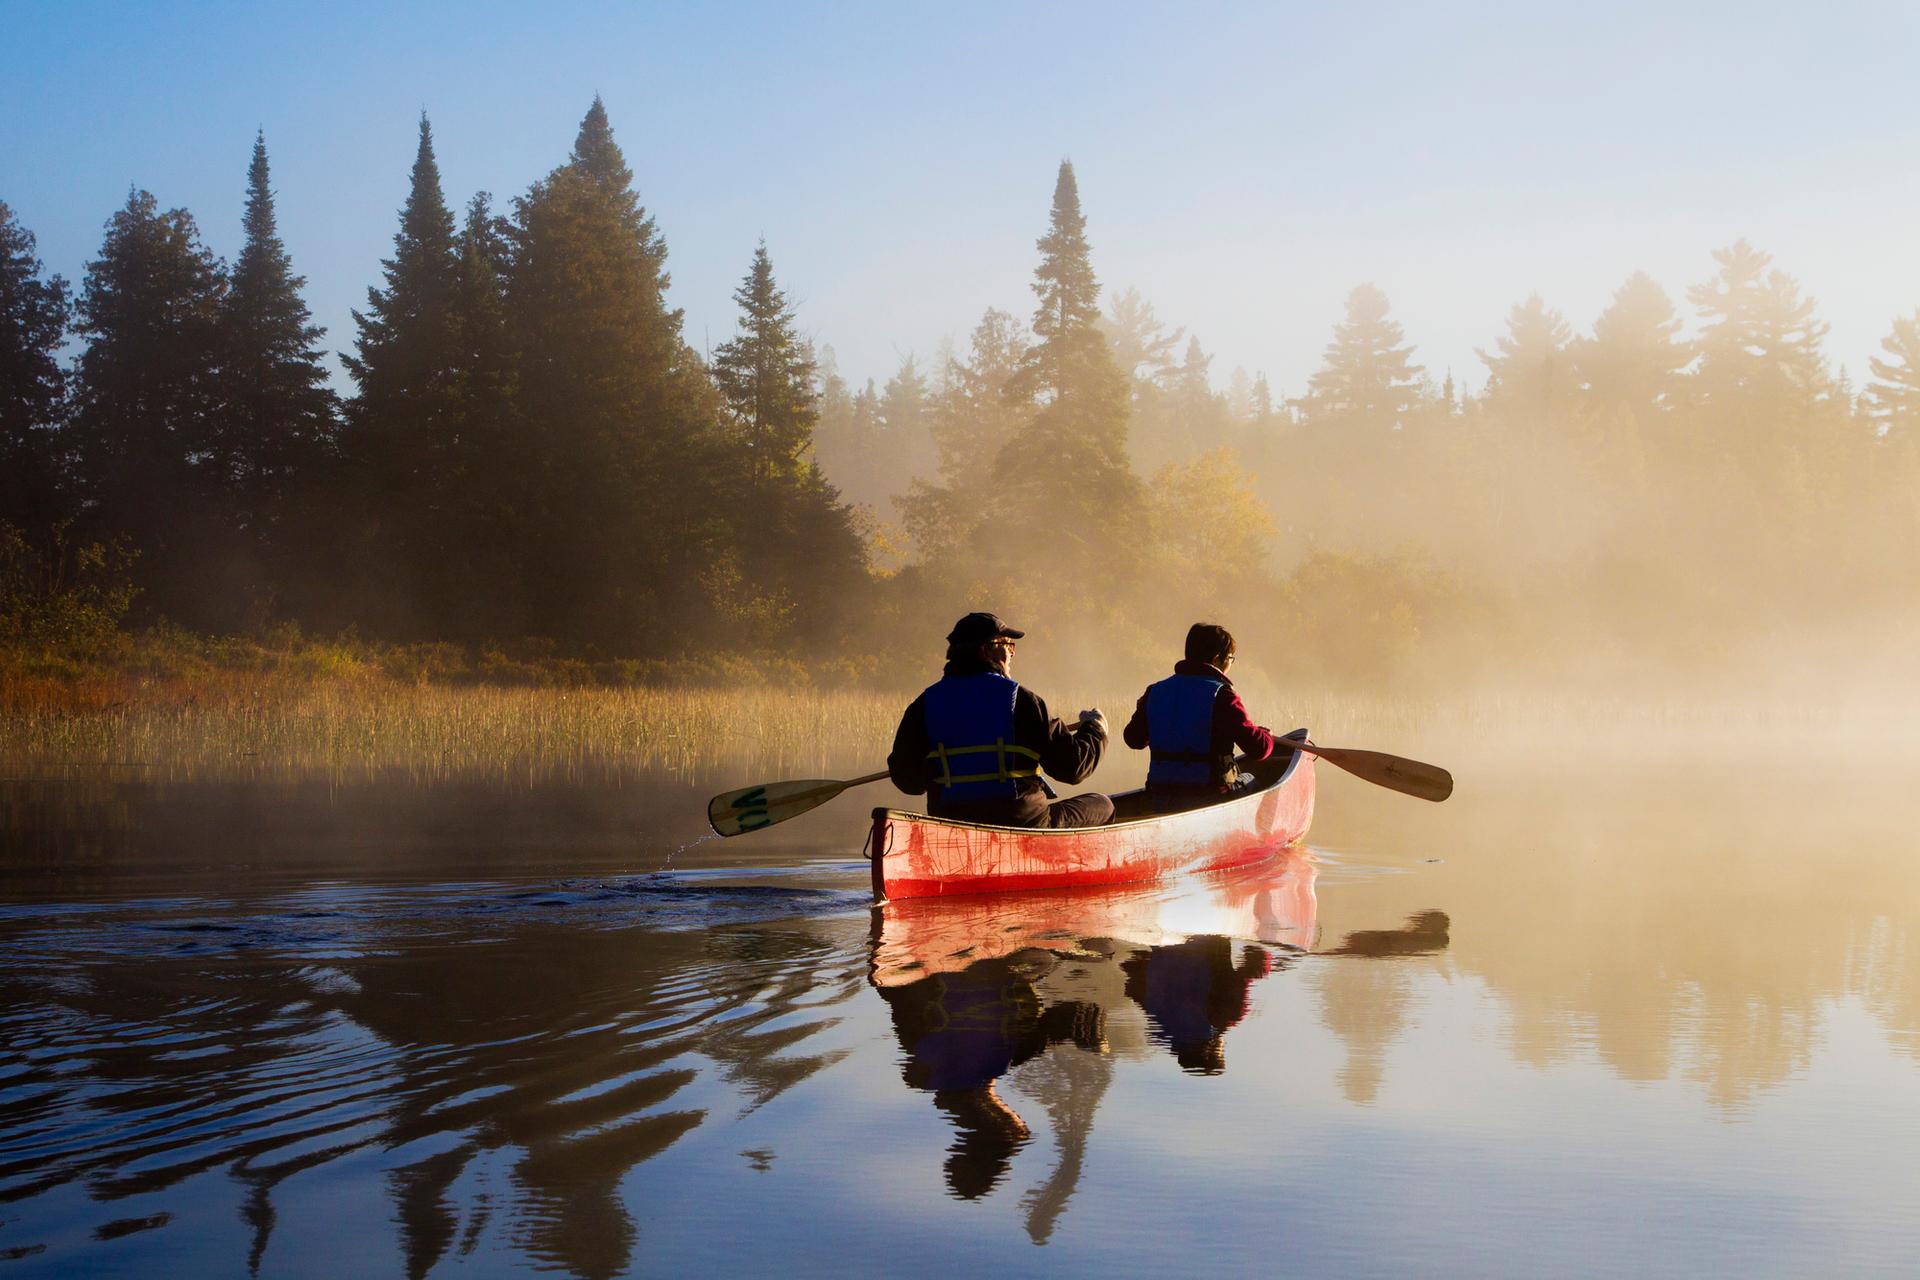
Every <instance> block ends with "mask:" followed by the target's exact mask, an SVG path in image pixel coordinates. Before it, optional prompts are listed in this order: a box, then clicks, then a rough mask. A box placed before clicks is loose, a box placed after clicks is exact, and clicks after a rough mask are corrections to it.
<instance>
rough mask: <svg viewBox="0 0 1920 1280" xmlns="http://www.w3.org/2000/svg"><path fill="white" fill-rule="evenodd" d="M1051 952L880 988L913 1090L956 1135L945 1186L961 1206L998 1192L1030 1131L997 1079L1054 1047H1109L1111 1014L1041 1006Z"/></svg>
mask: <svg viewBox="0 0 1920 1280" xmlns="http://www.w3.org/2000/svg"><path fill="white" fill-rule="evenodd" d="M1053 960H1054V957H1052V956H1048V957H1046V958H1044V959H1042V960H1040V961H1038V962H1037V967H1036V962H1034V961H1030V960H1028V959H1026V958H1025V957H1021V956H1010V957H996V958H994V959H992V960H979V961H975V962H974V963H973V964H970V965H968V966H967V967H966V968H965V969H964V970H962V971H960V972H958V973H940V974H934V975H933V976H931V977H926V978H921V979H920V980H919V981H917V982H913V983H909V984H908V985H906V986H903V987H882V988H880V994H881V995H882V996H884V997H885V998H886V1001H887V1008H888V1010H889V1011H890V1012H891V1013H892V1014H893V1029H894V1032H895V1034H897V1035H898V1036H899V1037H900V1047H901V1048H902V1049H904V1050H905V1051H906V1053H907V1063H906V1066H905V1068H904V1070H903V1071H902V1073H901V1074H902V1075H903V1076H904V1078H905V1079H906V1082H907V1084H908V1085H910V1086H911V1087H913V1088H915V1089H924V1090H927V1091H928V1092H930V1093H932V1094H933V1105H934V1106H936V1107H938V1108H940V1110H942V1111H944V1112H946V1113H947V1114H948V1115H950V1116H952V1117H953V1125H954V1128H955V1129H956V1130H957V1131H958V1132H957V1133H956V1135H955V1137H954V1142H953V1146H952V1147H951V1148H949V1149H948V1153H947V1186H948V1187H949V1188H951V1189H952V1191H953V1194H955V1195H956V1196H959V1197H960V1198H961V1199H963V1200H975V1199H978V1198H979V1197H981V1196H983V1195H985V1194H986V1193H987V1192H989V1191H991V1190H993V1188H994V1186H995V1184H997V1183H998V1182H999V1181H1000V1179H1001V1177H1002V1176H1004V1175H1005V1174H1006V1172H1007V1168H1008V1166H1009V1165H1011V1164H1012V1162H1013V1156H1014V1153H1015V1152H1016V1151H1018V1150H1019V1149H1020V1148H1021V1147H1022V1146H1024V1145H1026V1141H1027V1139H1028V1137H1030V1136H1031V1132H1032V1131H1031V1130H1029V1129H1028V1128H1027V1122H1026V1121H1024V1120H1022V1119H1021V1118H1020V1115H1019V1113H1018V1112H1016V1111H1015V1110H1014V1109H1013V1108H1012V1107H1010V1106H1008V1105H1007V1104H1006V1102H1005V1101H1004V1100H1002V1098H1001V1097H1000V1095H999V1094H998V1093H997V1092H995V1090H994V1081H996V1080H998V1079H999V1078H1000V1077H1001V1076H1003V1075H1005V1074H1006V1073H1007V1072H1008V1071H1010V1070H1012V1069H1013V1068H1014V1067H1017V1066H1019V1065H1020V1064H1021V1063H1023V1062H1025V1061H1027V1060H1028V1059H1029V1058H1032V1057H1034V1056H1035V1055H1036V1054H1038V1053H1040V1052H1041V1051H1042V1050H1044V1049H1045V1048H1046V1047H1047V1046H1048V1045H1051V1044H1061V1043H1072V1044H1075V1045H1078V1046H1079V1047H1081V1048H1083V1049H1086V1050H1089V1051H1091V1052H1094V1053H1098V1052H1100V1051H1101V1049H1102V1048H1104V1035H1103V1027H1104V1025H1105V1013H1104V1012H1103V1011H1102V1010H1101V1009H1100V1008H1099V1007H1098V1006H1096V1005H1090V1004H1085V1003H1081V1002H1078V1001H1075V1002H1071V1003H1065V1004H1056V1005H1053V1006H1051V1007H1048V1008H1044V1009H1043V1008H1042V1005H1041V1001H1040V996H1039V993H1038V992H1036V991H1035V990H1034V987H1033V979H1034V977H1035V976H1036V974H1037V972H1038V971H1040V970H1044V969H1045V968H1047V967H1048V966H1049V965H1051V964H1052V963H1053Z"/></svg>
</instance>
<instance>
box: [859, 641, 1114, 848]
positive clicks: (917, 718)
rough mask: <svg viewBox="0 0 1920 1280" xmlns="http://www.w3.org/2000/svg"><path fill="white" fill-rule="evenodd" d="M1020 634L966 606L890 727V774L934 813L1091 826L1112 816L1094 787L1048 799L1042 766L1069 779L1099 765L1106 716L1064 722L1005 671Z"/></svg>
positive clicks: (1087, 714) (996, 821)
mask: <svg viewBox="0 0 1920 1280" xmlns="http://www.w3.org/2000/svg"><path fill="white" fill-rule="evenodd" d="M1025 635H1026V632H1024V631H1016V630H1014V629H1013V628H1012V627H1010V626H1008V625H1007V624H1006V623H1004V622H1002V621H1001V620H1000V619H999V618H998V617H997V616H995V615H994V614H991V613H970V614H968V615H967V616H966V617H964V618H962V619H960V621H958V622H956V623H954V625H953V630H952V631H951V632H949V633H948V634H947V665H946V670H945V672H944V673H943V674H942V676H941V678H940V679H939V681H938V682H936V683H935V684H933V685H930V686H929V687H928V688H927V690H926V692H924V693H922V694H921V695H920V696H919V697H917V698H915V699H914V700H913V704H912V705H911V706H909V707H908V708H907V711H906V714H905V715H903V716H901V717H900V728H899V730H898V731H897V732H896V733H895V734H894V735H893V752H892V754H890V755H889V756H888V757H887V772H888V774H890V775H891V776H892V778H893V785H895V786H896V787H899V788H900V790H902V791H904V792H906V793H907V794H908V795H910V796H917V795H922V794H924V795H926V797H927V812H929V813H931V814H933V815H934V816H935V817H937V818H952V819H956V820H958V821H961V822H984V823H991V824H993V825H996V826H1006V827H1095V826H1099V825H1100V824H1101V823H1103V822H1109V821H1111V820H1112V819H1113V801H1112V800H1111V799H1109V798H1108V797H1106V796H1104V795H1101V794H1099V793H1098V792H1087V793H1085V794H1082V795H1077V796H1070V797H1068V798H1067V799H1065V800H1055V801H1053V802H1052V803H1051V804H1049V803H1048V802H1047V793H1046V784H1045V783H1043V782H1042V781H1041V780H1040V774H1041V771H1042V770H1045V771H1046V772H1047V773H1050V774H1052V775H1053V776H1054V777H1056V778H1058V779H1059V780H1060V781H1062V782H1064V783H1066V784H1068V785H1069V786H1072V785H1074V784H1076V783H1078V782H1080V781H1082V780H1083V779H1084V778H1086V776H1087V775H1088V774H1090V773H1092V772H1093V771H1094V769H1095V768H1096V767H1098V765H1099V764H1100V757H1101V756H1102V755H1103V754H1104V753H1105V752H1106V749H1107V719H1106V717H1105V716H1103V715H1101V714H1100V712H1099V711H1098V710H1097V709H1096V710H1093V711H1082V712H1081V713H1080V718H1079V722H1078V723H1077V724H1073V725H1071V726H1070V725H1067V724H1065V723H1064V722H1062V721H1060V720H1056V719H1054V718H1053V716H1052V715H1051V714H1050V713H1049V712H1048V711H1047V704H1046V703H1045V702H1044V701H1042V700H1041V698H1040V697H1039V695H1037V694H1035V693H1034V692H1033V691H1032V690H1031V689H1025V688H1022V687H1021V686H1020V685H1018V684H1015V683H1014V681H1013V677H1012V676H1010V675H1009V674H1008V672H1009V670H1010V669H1011V667H1012V664H1013V652H1014V643H1015V642H1016V641H1018V640H1019V639H1021V638H1022V637H1023V636H1025Z"/></svg>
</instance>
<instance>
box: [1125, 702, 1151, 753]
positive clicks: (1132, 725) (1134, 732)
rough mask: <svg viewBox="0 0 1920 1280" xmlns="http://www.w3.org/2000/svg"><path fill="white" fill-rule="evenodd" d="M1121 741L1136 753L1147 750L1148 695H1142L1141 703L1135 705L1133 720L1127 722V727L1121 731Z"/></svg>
mask: <svg viewBox="0 0 1920 1280" xmlns="http://www.w3.org/2000/svg"><path fill="white" fill-rule="evenodd" d="M1120 740H1121V741H1122V742H1124V743H1126V744H1127V745H1128V746H1130V747H1132V748H1133V749H1134V750H1135V751H1145V750H1146V749H1147V695H1146V694H1144V693H1143V694H1141V695H1140V701H1139V702H1137V703H1135V704H1134V707H1133V719H1131V720H1129V721H1127V727H1126V728H1124V729H1122V730H1121V731H1120Z"/></svg>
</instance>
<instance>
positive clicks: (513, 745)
mask: <svg viewBox="0 0 1920 1280" xmlns="http://www.w3.org/2000/svg"><path fill="white" fill-rule="evenodd" d="M899 711H900V708H899V700H898V699H897V698H890V697H886V696H883V695H879V694H873V693H836V692H827V691H812V690H801V691H789V690H777V689H771V688H747V689H737V690H717V689H644V688H643V689H496V688H485V687H465V688H462V687H434V686H407V685H400V684H391V683H384V682H382V683H369V682H344V681H317V682H302V683H286V684H274V683H267V684H263V685H260V686H256V687H252V688H248V687H246V686H244V685H242V686H239V687H237V688H229V689H228V690H226V691H225V693H224V694H223V695H210V694H207V693H205V692H204V691H203V692H202V693H200V694H197V695H194V696H191V697H188V698H186V699H184V700H180V699H174V698H156V699H151V700H131V701H122V702H120V703H119V705H108V706H103V707H99V708H97V709H92V710H79V711H74V710H68V709H55V708H45V709H42V710H37V711H36V710H20V709H16V710H14V711H13V712H12V713H11V714H9V715H8V716H7V718H6V719H5V721H4V722H3V723H0V773H4V774H6V775H8V776H15V777H18V776H50V775H59V774H60V773H62V772H63V771H64V772H84V771H89V770H94V771H126V776H137V777H141V778H150V779H152V780H155V781H185V780H202V781H204V780H214V779H234V780H237V779H263V780H266V779H276V780H281V779H287V780H290V779H301V778H329V779H334V780H338V781H353V780H361V779H368V778H376V777H408V778H412V779H413V780H415V781H419V782H429V783H430V782H435V781H442V780H449V779H455V778H460V779H490V780H494V781H501V782H507V783H517V784H525V785H532V784H536V783H540V782H544V781H553V780H568V781H607V782H618V781H620V780H622V779H624V778H629V777H637V776H640V775H641V774H646V773H659V772H663V771H664V772H665V773H667V774H669V775H672V776H684V777H692V776H697V775H700V774H702V773H704V772H706V771H707V770H709V769H711V768H713V767H715V766H717V765H719V764H720V763H721V762H722V761H728V762H738V761H740V760H741V759H742V757H743V756H745V757H746V758H747V759H749V760H751V761H752V762H753V763H755V764H757V765H762V766H764V767H765V768H767V769H769V770H771V771H772V772H773V774H776V775H781V774H785V775H791V774H794V773H806V772H810V771H826V770H829V769H830V768H832V767H835V766H836V765H838V764H839V762H840V761H842V760H845V759H847V758H849V757H850V756H854V755H856V754H858V755H862V756H871V758H873V759H874V760H875V761H876V764H875V765H874V766H873V767H878V763H879V762H883V761H884V759H885V755H886V749H887V747H888V745H889V744H890V743H891V742H892V738H893V727H894V724H895V722H896V720H897V718H898V715H899Z"/></svg>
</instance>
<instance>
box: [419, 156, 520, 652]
mask: <svg viewBox="0 0 1920 1280" xmlns="http://www.w3.org/2000/svg"><path fill="white" fill-rule="evenodd" d="M491 202H492V197H491V196H489V195H488V194H487V193H486V192H484V191H482V192H479V193H478V194H476V195H475V196H474V197H473V198H472V199H471V200H469V201H468V202H467V213H466V220H465V222H464V223H463V224H462V227H461V231H460V235H459V240H458V247H457V252H458V255H459V256H458V260H457V261H456V263H455V267H454V288H453V303H452V308H453V316H452V321H453V323H452V329H453V339H454V342H453V362H452V366H451V378H450V381H449V385H448V397H447V400H448V411H447V415H446V420H445V423H444V428H445V429H444V431H443V433H442V434H443V438H444V443H443V446H442V448H441V450H440V456H439V458H438V465H437V467H436V472H435V475H434V477H433V489H434V491H435V492H436V493H437V495H438V498H437V500H436V503H435V507H436V513H437V527H436V528H435V529H434V530H432V532H433V535H434V536H433V537H432V539H431V543H430V545H431V547H432V548H433V551H434V554H435V556H436V560H435V562H434V566H433V567H432V571H431V572H430V573H427V574H424V575H422V577H421V581H420V583H419V591H420V596H421V600H422V603H423V605H424V608H425V615H426V619H427V620H428V621H429V622H430V623H431V625H432V627H433V630H434V631H435V633H436V634H439V635H445V636H451V637H458V638H462V639H469V640H479V639H487V638H492V637H498V636H502V635H524V634H528V633H529V632H531V631H534V630H537V629H538V628H537V626H536V620H535V619H533V618H532V617H531V616H530V615H529V613H528V604H527V593H526V584H525V582H524V580H523V573H522V559H523V548H524V546H525V544H526V538H527V529H528V522H529V520H530V518H531V516H532V504H533V501H534V494H533V486H532V484H531V483H530V477H531V476H532V475H533V474H534V473H535V472H536V470H537V465H538V459H537V458H536V457H535V456H534V453H533V450H532V448H531V445H530V442H529V441H528V440H527V439H526V434H525V432H524V430H523V429H522V428H521V425H520V422H519V419H518V417H517V415H516V403H517V402H516V391H517V369H518V358H517V353H516V352H515V351H514V349H513V341H512V335H511V333H510V331H509V327H508V324H507V301H506V282H505V278H506V272H507V270H508V268H509V265H510V261H511V246H510V244H509V241H508V234H509V232H510V230H511V228H510V226H509V225H508V224H507V223H506V221H505V220H504V219H502V218H499V217H497V216H495V215H494V213H493V207H492V203H491Z"/></svg>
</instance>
